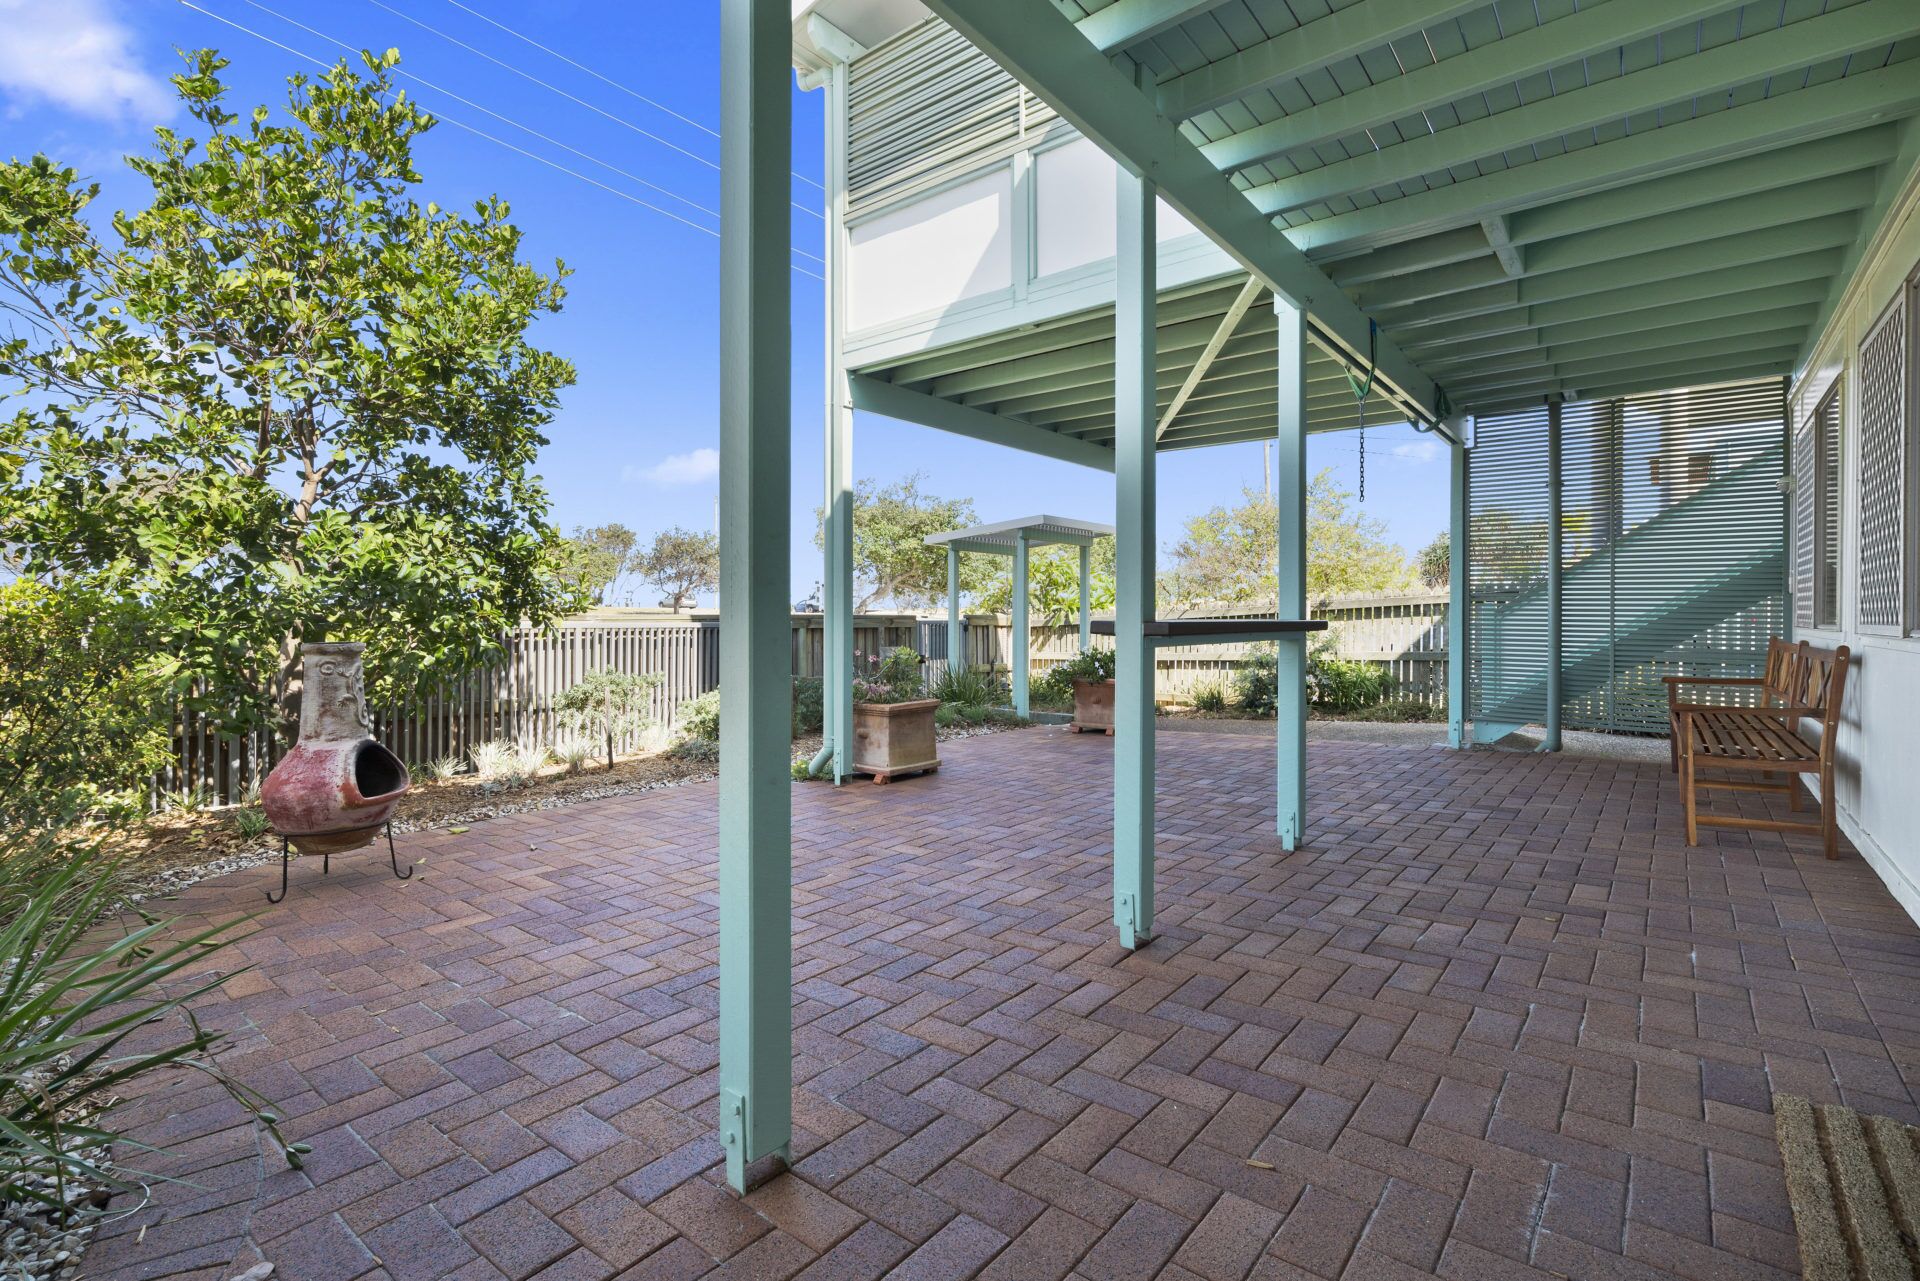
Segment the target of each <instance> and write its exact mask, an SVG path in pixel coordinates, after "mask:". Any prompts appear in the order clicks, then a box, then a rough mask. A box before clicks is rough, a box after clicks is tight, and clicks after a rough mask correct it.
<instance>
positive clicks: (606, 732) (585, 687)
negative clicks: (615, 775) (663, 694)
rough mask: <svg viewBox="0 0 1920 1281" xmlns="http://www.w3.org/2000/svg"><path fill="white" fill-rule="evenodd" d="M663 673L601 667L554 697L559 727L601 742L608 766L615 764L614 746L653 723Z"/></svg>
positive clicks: (569, 732)
mask: <svg viewBox="0 0 1920 1281" xmlns="http://www.w3.org/2000/svg"><path fill="white" fill-rule="evenodd" d="M659 684H660V677H658V676H655V675H651V674H648V675H640V674H638V673H631V672H616V671H613V670H612V669H610V668H604V667H603V668H601V669H600V670H599V671H597V672H591V673H589V674H588V675H587V676H586V677H585V678H584V679H582V680H581V681H580V682H579V683H578V684H576V685H574V686H572V687H571V688H569V689H567V690H566V691H565V692H564V693H562V694H561V695H560V697H558V698H556V699H554V700H553V706H554V710H555V711H557V712H559V713H560V728H561V729H562V730H563V731H564V732H566V733H568V734H577V735H581V736H583V737H587V738H592V739H594V740H595V741H596V742H599V743H602V744H604V745H605V746H606V749H607V768H608V769H612V768H613V761H614V748H615V747H616V745H618V744H619V743H622V742H624V741H626V740H627V739H629V738H631V737H633V736H634V735H635V734H638V733H639V732H640V731H641V730H643V729H645V728H647V726H649V725H651V724H653V691H654V689H655V688H656V687H657V686H658V685H659Z"/></svg>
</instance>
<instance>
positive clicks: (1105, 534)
mask: <svg viewBox="0 0 1920 1281" xmlns="http://www.w3.org/2000/svg"><path fill="white" fill-rule="evenodd" d="M1022 534H1024V535H1026V543H1027V545H1028V546H1029V547H1044V546H1047V545H1049V544H1065V545H1067V546H1071V547H1085V546H1087V545H1088V544H1089V543H1091V542H1093V540H1094V539H1096V538H1111V537H1113V526H1112V525H1102V524H1100V523H1099V522H1098V521H1091V520H1068V519H1066V518H1065V517H1064V516H1021V517H1019V518H1017V519H1015V520H1000V521H995V522H993V523H992V524H990V525H974V526H971V527H969V528H967V529H950V530H948V531H947V532H946V533H944V534H928V535H927V546H929V547H949V546H950V547H955V548H958V549H959V550H961V551H963V552H987V553H989V554H991V555H996V556H1011V555H1013V554H1014V551H1015V550H1016V549H1017V548H1018V547H1019V545H1020V541H1021V535H1022Z"/></svg>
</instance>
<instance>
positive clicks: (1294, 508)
mask: <svg viewBox="0 0 1920 1281" xmlns="http://www.w3.org/2000/svg"><path fill="white" fill-rule="evenodd" d="M1273 315H1274V320H1275V322H1276V323H1277V326H1278V334H1277V338H1278V350H1277V353H1276V356H1277V359H1276V361H1275V364H1276V366H1277V372H1278V385H1279V394H1280V413H1279V423H1278V433H1277V439H1276V440H1275V441H1274V455H1275V458H1276V459H1277V464H1276V468H1275V477H1274V488H1273V500H1274V503H1275V504H1276V506H1277V509H1278V510H1277V512H1276V515H1277V516H1278V525H1279V531H1280V537H1279V556H1280V561H1279V583H1280V599H1279V616H1280V617H1281V618H1305V617H1306V616H1307V377H1306V374H1307V317H1306V313H1305V312H1303V311H1300V310H1299V309H1298V308H1296V307H1294V306H1292V305H1291V304H1289V303H1287V302H1285V301H1284V300H1282V299H1281V298H1280V297H1279V296H1278V295H1276V296H1275V297H1274V300H1273ZM1278 676H1279V680H1278V689H1277V691H1276V694H1277V697H1276V699H1275V703H1276V709H1275V718H1274V719H1275V722H1276V734H1277V737H1278V740H1279V741H1278V745H1277V752H1276V757H1275V774H1274V806H1275V818H1274V825H1275V829H1276V830H1277V831H1278V832H1279V834H1280V844H1281V845H1282V846H1283V847H1284V848H1286V849H1290V850H1291V849H1298V848H1299V846H1300V841H1301V839H1302V837H1303V835H1304V834H1305V831H1306V826H1307V634H1306V633H1305V632H1300V633H1296V634H1295V635H1292V636H1287V637H1283V638H1282V639H1281V640H1280V641H1279V673H1278Z"/></svg>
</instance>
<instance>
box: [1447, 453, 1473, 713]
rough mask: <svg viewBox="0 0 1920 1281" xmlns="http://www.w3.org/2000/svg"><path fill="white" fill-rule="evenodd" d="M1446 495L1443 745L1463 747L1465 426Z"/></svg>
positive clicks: (1466, 609) (1468, 607) (1466, 613)
mask: <svg viewBox="0 0 1920 1281" xmlns="http://www.w3.org/2000/svg"><path fill="white" fill-rule="evenodd" d="M1452 426H1453V429H1454V430H1453V440H1452V461H1453V467H1452V475H1451V477H1450V482H1451V483H1450V485H1449V493H1450V497H1451V503H1450V505H1451V507H1452V520H1451V522H1450V523H1449V525H1448V529H1447V551H1448V556H1447V745H1448V746H1449V747H1456V748H1462V747H1465V746H1466V745H1467V670H1468V668H1467V664H1468V661H1469V659H1468V653H1467V645H1468V644H1469V641H1468V637H1467V633H1468V624H1469V617H1470V615H1471V614H1472V612H1473V606H1472V604H1471V602H1470V601H1469V600H1468V598H1467V446H1466V435H1465V431H1466V424H1465V423H1464V422H1461V421H1455V422H1454V423H1453V424H1452Z"/></svg>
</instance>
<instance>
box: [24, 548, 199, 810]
mask: <svg viewBox="0 0 1920 1281" xmlns="http://www.w3.org/2000/svg"><path fill="white" fill-rule="evenodd" d="M148 624H149V620H148V617H147V614H146V612H145V611H144V610H142V609H141V608H139V607H138V606H137V605H133V604H130V603H127V602H124V601H120V600H116V599H114V598H113V597H111V596H108V595H105V594H103V593H100V592H96V591H93V590H90V589H89V588H87V587H86V586H85V585H83V584H62V585H60V586H57V587H50V586H47V585H45V584H42V583H36V582H29V581H26V580H24V579H23V580H20V581H17V582H12V583H8V584H7V585H6V586H4V587H0V824H5V825H19V826H25V827H40V826H45V825H46V824H48V823H52V822H57V821H62V820H64V819H66V818H69V817H73V816H76V815H82V814H92V815H96V816H106V817H115V816H125V815H127V814H130V813H131V812H132V811H133V810H134V809H135V808H136V807H137V806H138V803H139V796H138V794H139V791H140V789H141V787H142V786H143V785H144V784H145V782H146V781H147V780H148V779H149V778H151V776H152V774H153V772H154V771H155V770H156V769H158V768H160V766H161V765H163V764H165V762H166V760H167V757H168V754H169V748H170V741H169V734H168V710H167V702H166V690H167V683H168V677H169V675H170V673H171V670H172V666H171V663H170V662H169V661H168V660H166V659H164V658H160V657H157V656H156V655H155V653H154V650H153V648H152V645H153V639H152V631H151V628H150V627H149V625H148Z"/></svg>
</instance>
